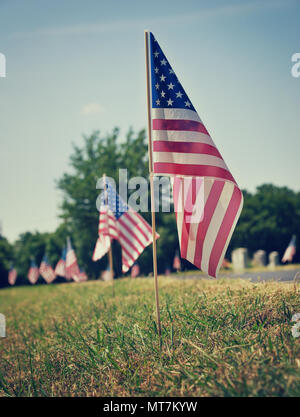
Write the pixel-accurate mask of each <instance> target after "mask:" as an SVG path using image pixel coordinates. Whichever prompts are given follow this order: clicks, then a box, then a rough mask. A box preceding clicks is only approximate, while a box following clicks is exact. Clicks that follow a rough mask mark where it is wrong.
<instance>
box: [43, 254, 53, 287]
mask: <svg viewBox="0 0 300 417" xmlns="http://www.w3.org/2000/svg"><path fill="white" fill-rule="evenodd" d="M40 274H41V275H42V277H43V278H44V280H45V281H46V282H47V284H51V282H53V281H54V280H55V278H56V275H55V272H54V271H53V269H52V267H51V265H50V264H49V261H48V257H47V255H46V254H45V255H44V257H43V259H42V262H41V265H40Z"/></svg>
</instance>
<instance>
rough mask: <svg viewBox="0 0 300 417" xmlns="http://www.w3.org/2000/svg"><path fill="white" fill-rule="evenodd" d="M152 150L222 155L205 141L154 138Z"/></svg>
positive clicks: (219, 156)
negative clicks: (173, 140)
mask: <svg viewBox="0 0 300 417" xmlns="http://www.w3.org/2000/svg"><path fill="white" fill-rule="evenodd" d="M153 151H154V152H177V153H199V154H205V155H211V156H217V157H218V158H221V159H222V156H221V154H220V152H219V151H218V149H217V148H215V147H214V146H211V145H207V144H206V143H196V142H171V141H160V140H156V141H154V142H153Z"/></svg>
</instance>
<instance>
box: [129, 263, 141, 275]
mask: <svg viewBox="0 0 300 417" xmlns="http://www.w3.org/2000/svg"><path fill="white" fill-rule="evenodd" d="M139 274H140V267H139V264H138V263H136V262H135V263H134V264H133V265H132V268H131V271H130V276H131V278H136V277H138V276H139Z"/></svg>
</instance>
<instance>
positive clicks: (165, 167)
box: [154, 162, 235, 183]
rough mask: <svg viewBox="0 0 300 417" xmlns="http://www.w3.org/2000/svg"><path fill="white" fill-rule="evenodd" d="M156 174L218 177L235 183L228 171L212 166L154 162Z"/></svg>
mask: <svg viewBox="0 0 300 417" xmlns="http://www.w3.org/2000/svg"><path fill="white" fill-rule="evenodd" d="M154 172H155V173H159V174H161V175H163V174H173V175H190V176H198V177H216V178H222V179H225V180H229V181H232V182H234V183H235V180H234V178H233V176H232V175H231V174H230V172H229V171H227V169H224V168H220V167H216V166H211V165H184V164H173V163H169V162H154Z"/></svg>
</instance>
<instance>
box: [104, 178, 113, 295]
mask: <svg viewBox="0 0 300 417" xmlns="http://www.w3.org/2000/svg"><path fill="white" fill-rule="evenodd" d="M103 181H104V192H105V203H106V204H107V205H108V195H107V186H106V174H103ZM108 262H109V268H110V273H111V281H112V295H113V297H114V296H115V285H114V275H115V274H114V265H113V256H112V248H111V238H110V246H109V250H108Z"/></svg>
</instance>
